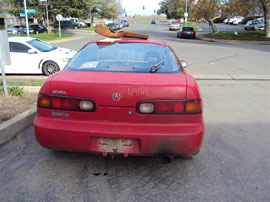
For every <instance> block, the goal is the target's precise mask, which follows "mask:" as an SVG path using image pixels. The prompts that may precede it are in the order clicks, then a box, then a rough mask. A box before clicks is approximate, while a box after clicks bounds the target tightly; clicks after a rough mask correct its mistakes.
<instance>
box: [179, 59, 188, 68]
mask: <svg viewBox="0 0 270 202" xmlns="http://www.w3.org/2000/svg"><path fill="white" fill-rule="evenodd" d="M179 62H180V63H181V66H182V67H183V68H187V66H188V63H187V62H186V61H185V60H179Z"/></svg>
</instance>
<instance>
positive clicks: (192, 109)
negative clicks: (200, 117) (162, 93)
mask: <svg viewBox="0 0 270 202" xmlns="http://www.w3.org/2000/svg"><path fill="white" fill-rule="evenodd" d="M136 111H137V113H139V114H164V115H178V114H179V115H180V114H200V113H201V112H202V103H201V100H200V99H195V100H179V101H178V100H176V101H174V100H173V101H171V100H165V101H140V102H139V103H138V104H137V107H136Z"/></svg>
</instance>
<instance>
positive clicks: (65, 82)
mask: <svg viewBox="0 0 270 202" xmlns="http://www.w3.org/2000/svg"><path fill="white" fill-rule="evenodd" d="M48 90H49V91H48ZM41 93H45V94H47V93H49V94H51V93H52V94H56V95H57V94H58V93H59V95H65V96H71V97H80V98H91V99H93V100H94V101H95V103H96V106H97V110H96V111H95V112H89V113H88V112H83V113H82V112H72V111H66V112H67V113H68V117H69V118H70V119H80V120H89V121H94V120H95V121H109V122H133V123H176V122H184V121H185V117H184V116H179V115H162V116H160V115H147V114H139V113H137V112H136V104H137V102H138V101H142V100H175V99H177V100H179V99H180V100H182V99H185V97H186V78H185V74H158V73H111V72H80V71H67V70H65V71H62V72H59V73H58V74H56V75H54V76H53V78H52V80H51V82H50V87H49V88H43V89H41ZM52 111H54V110H52ZM52 111H48V110H45V111H43V113H45V114H46V116H51V113H52ZM45 114H44V115H45Z"/></svg>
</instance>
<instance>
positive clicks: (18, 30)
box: [7, 25, 25, 34]
mask: <svg viewBox="0 0 270 202" xmlns="http://www.w3.org/2000/svg"><path fill="white" fill-rule="evenodd" d="M24 28H25V26H24V25H11V26H10V27H8V28H7V33H8V34H22V33H23V29H24Z"/></svg>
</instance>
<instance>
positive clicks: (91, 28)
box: [80, 27, 96, 31]
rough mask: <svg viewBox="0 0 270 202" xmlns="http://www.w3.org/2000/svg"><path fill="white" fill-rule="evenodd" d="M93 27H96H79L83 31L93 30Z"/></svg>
mask: <svg viewBox="0 0 270 202" xmlns="http://www.w3.org/2000/svg"><path fill="white" fill-rule="evenodd" d="M95 28H96V27H84V28H80V30H83V31H95Z"/></svg>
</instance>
